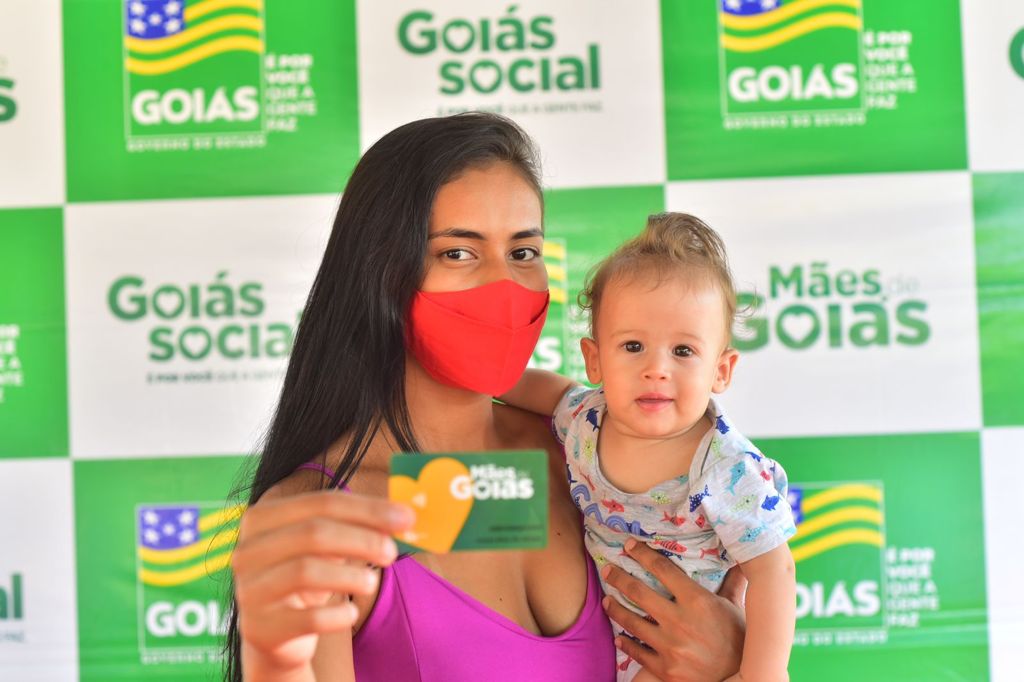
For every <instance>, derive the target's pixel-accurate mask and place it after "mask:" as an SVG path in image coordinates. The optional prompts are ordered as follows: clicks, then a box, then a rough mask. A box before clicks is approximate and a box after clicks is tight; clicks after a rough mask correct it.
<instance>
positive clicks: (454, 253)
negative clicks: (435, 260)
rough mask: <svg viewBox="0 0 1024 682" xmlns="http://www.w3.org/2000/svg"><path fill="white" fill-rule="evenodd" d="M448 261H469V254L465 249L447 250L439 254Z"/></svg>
mask: <svg viewBox="0 0 1024 682" xmlns="http://www.w3.org/2000/svg"><path fill="white" fill-rule="evenodd" d="M441 255H442V256H443V257H445V258H447V259H448V260H469V258H470V253H469V251H467V250H466V249H448V250H447V251H444V252H443V253H442V254H441Z"/></svg>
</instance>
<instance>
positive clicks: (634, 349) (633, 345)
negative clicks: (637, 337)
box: [622, 341, 644, 353]
mask: <svg viewBox="0 0 1024 682" xmlns="http://www.w3.org/2000/svg"><path fill="white" fill-rule="evenodd" d="M622 347H623V348H625V349H626V352H627V353H639V352H640V351H642V350H643V349H644V344H642V343H640V342H639V341H626V343H624V344H622Z"/></svg>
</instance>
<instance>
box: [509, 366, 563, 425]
mask: <svg viewBox="0 0 1024 682" xmlns="http://www.w3.org/2000/svg"><path fill="white" fill-rule="evenodd" d="M577 385H578V384H577V383H576V382H575V381H573V380H572V379H568V378H566V377H563V376H562V375H561V374H555V373H554V372H547V371H545V370H542V369H528V370H526V371H525V372H523V376H522V378H520V379H519V383H517V384H516V385H515V386H514V387H513V388H512V390H510V391H509V392H507V393H505V394H504V395H500V396H498V399H499V400H501V402H503V403H506V404H508V405H511V406H512V407H518V408H519V409H521V410H527V411H529V412H535V413H537V414H542V415H544V416H545V417H550V416H551V415H552V413H554V411H555V407H556V406H557V405H558V401H559V400H561V399H562V396H564V395H565V392H566V391H568V390H569V389H570V388H572V387H573V386H577Z"/></svg>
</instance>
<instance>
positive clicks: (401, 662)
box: [299, 462, 615, 682]
mask: <svg viewBox="0 0 1024 682" xmlns="http://www.w3.org/2000/svg"><path fill="white" fill-rule="evenodd" d="M299 468H300V469H314V470H316V471H320V472H322V473H324V474H326V475H328V476H333V474H332V473H331V472H330V471H329V470H327V469H325V468H324V467H322V466H320V465H319V464H316V463H312V462H310V463H307V464H303V465H302V466H301V467H299ZM352 647H353V654H354V658H355V669H356V680H358V682H384V681H387V682H391V681H392V680H394V681H395V682H407V681H408V682H462V681H463V680H492V681H494V682H503V681H505V680H508V681H509V682H512V681H513V680H515V681H516V682H523V681H526V680H530V681H533V680H538V681H544V680H552V681H555V680H557V681H559V682H574V681H576V680H579V681H580V682H583V681H584V680H585V681H587V682H592V681H593V682H600V681H601V680H613V679H615V648H614V646H613V645H612V632H611V626H610V624H609V622H608V618H607V616H605V614H604V611H603V610H602V609H601V585H600V582H599V580H598V576H597V571H596V569H595V568H594V564H593V562H591V560H590V557H589V556H588V557H587V597H586V600H585V601H584V603H583V611H582V612H581V613H580V615H579V617H578V618H577V619H576V622H575V623H574V624H573V625H572V626H571V627H570V628H569V629H568V630H566V631H565V632H563V633H562V634H560V635H558V636H556V637H542V636H540V635H535V634H533V633H531V632H529V631H527V630H525V629H523V627H522V626H520V625H519V624H518V623H515V622H513V621H512V620H509V619H508V618H506V617H505V616H503V615H501V614H500V613H498V612H496V611H494V610H493V609H491V608H490V607H488V606H485V605H484V604H482V603H480V602H479V601H477V600H476V599H474V598H473V597H471V596H469V595H468V594H466V593H465V592H463V591H462V590H460V589H459V588H458V587H456V586H455V585H452V584H451V583H449V582H448V581H447V580H445V579H443V578H441V577H440V576H439V575H437V574H436V573H434V572H433V571H430V570H429V569H427V568H424V567H423V566H422V565H420V564H419V563H418V562H416V561H415V560H414V559H413V558H412V557H411V556H404V557H401V558H399V559H398V561H396V562H395V563H394V564H393V565H391V566H389V567H386V568H384V569H382V571H381V585H380V592H379V593H378V595H377V601H376V603H375V604H374V606H373V610H372V611H371V612H370V615H369V616H368V617H367V619H366V621H365V622H364V623H363V627H362V629H360V630H359V632H358V633H356V636H355V637H354V638H353V640H352Z"/></svg>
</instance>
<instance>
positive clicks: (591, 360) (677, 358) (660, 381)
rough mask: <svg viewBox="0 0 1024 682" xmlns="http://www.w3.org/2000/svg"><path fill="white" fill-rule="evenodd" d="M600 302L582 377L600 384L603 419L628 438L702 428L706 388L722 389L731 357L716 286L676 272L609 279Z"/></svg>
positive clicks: (681, 433)
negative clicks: (667, 276) (662, 277)
mask: <svg viewBox="0 0 1024 682" xmlns="http://www.w3.org/2000/svg"><path fill="white" fill-rule="evenodd" d="M600 305H601V307H600V310H599V311H598V315H597V325H598V326H597V329H596V330H595V336H596V338H595V339H594V340H593V341H590V340H589V339H586V340H584V344H583V346H584V348H583V351H584V357H585V359H586V361H587V373H588V376H589V378H590V380H591V381H592V382H594V383H603V384H604V391H605V398H606V399H607V402H608V415H607V417H606V419H612V420H613V421H614V422H615V427H616V428H617V429H619V430H621V431H622V432H623V433H624V434H626V435H630V436H633V437H640V438H656V439H665V438H675V437H680V436H684V435H686V434H688V433H689V432H690V431H691V430H694V429H695V427H696V429H697V430H699V432H700V434H701V435H703V433H704V431H705V430H706V429H707V426H706V425H702V424H703V420H702V417H703V416H704V413H705V411H706V410H707V407H708V401H709V399H710V397H711V393H712V392H714V393H720V392H721V391H724V390H725V388H726V387H727V386H728V384H729V380H730V378H731V374H732V368H733V366H734V365H735V362H736V351H734V350H731V349H730V350H727V349H726V346H727V344H728V340H729V339H728V335H727V332H726V329H727V325H726V323H725V310H724V306H723V302H722V293H721V292H720V291H719V289H718V288H717V287H715V286H714V285H712V284H711V283H709V282H705V281H703V280H701V279H697V280H695V281H688V280H686V279H684V278H680V277H674V278H670V279H666V280H664V281H661V282H657V281H656V280H653V279H651V278H643V277H641V278H635V279H630V280H625V281H618V280H612V281H610V282H608V284H607V285H606V287H605V291H604V292H603V295H602V299H601V304H600ZM595 342H596V343H595Z"/></svg>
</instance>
